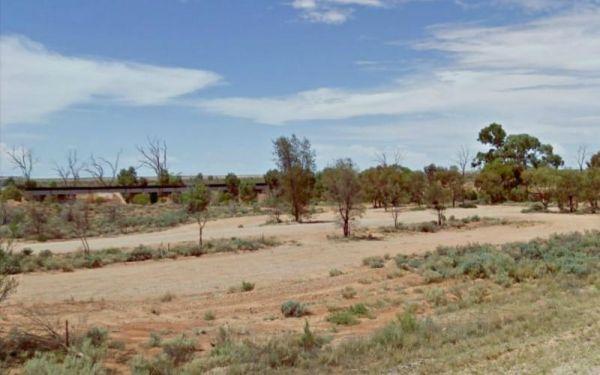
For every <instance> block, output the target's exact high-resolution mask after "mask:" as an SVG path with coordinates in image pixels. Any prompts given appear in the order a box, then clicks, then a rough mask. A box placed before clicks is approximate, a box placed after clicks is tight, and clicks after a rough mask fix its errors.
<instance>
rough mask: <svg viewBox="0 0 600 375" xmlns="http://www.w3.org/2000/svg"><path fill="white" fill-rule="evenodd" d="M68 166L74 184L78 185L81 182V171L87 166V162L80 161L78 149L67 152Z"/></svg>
mask: <svg viewBox="0 0 600 375" xmlns="http://www.w3.org/2000/svg"><path fill="white" fill-rule="evenodd" d="M67 168H68V170H69V172H70V173H71V179H72V180H73V184H74V185H77V183H78V182H79V173H81V171H82V170H83V169H84V168H85V163H83V162H79V158H78V156H77V150H69V153H68V154H67Z"/></svg>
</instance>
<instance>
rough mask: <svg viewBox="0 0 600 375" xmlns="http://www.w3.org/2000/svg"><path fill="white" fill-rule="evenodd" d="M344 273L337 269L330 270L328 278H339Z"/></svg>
mask: <svg viewBox="0 0 600 375" xmlns="http://www.w3.org/2000/svg"><path fill="white" fill-rule="evenodd" d="M343 274H344V273H343V272H342V271H340V270H338V269H337V268H332V269H330V270H329V276H330V277H336V276H340V275H343Z"/></svg>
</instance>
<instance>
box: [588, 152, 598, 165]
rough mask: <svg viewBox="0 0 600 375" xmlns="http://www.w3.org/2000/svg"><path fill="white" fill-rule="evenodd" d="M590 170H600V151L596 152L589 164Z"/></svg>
mask: <svg viewBox="0 0 600 375" xmlns="http://www.w3.org/2000/svg"><path fill="white" fill-rule="evenodd" d="M586 164H587V167H588V168H600V151H598V152H596V153H595V154H594V155H592V157H591V158H590V161H588V162H587V163H586Z"/></svg>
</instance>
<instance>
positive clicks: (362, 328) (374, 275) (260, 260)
mask: <svg viewBox="0 0 600 375" xmlns="http://www.w3.org/2000/svg"><path fill="white" fill-rule="evenodd" d="M521 208H522V207H516V206H483V207H479V208H477V209H450V210H448V212H447V215H448V216H449V215H455V216H456V217H457V218H461V217H467V216H471V215H479V216H481V217H483V216H486V217H496V218H507V219H511V220H515V221H530V223H527V224H523V223H521V224H509V225H498V226H487V227H480V228H476V229H469V230H449V231H440V232H437V233H398V234H392V235H386V236H385V237H382V238H381V239H380V240H376V241H369V240H361V241H339V240H332V239H328V235H332V234H337V233H338V232H339V228H337V227H336V226H335V223H334V222H333V215H332V214H330V213H325V214H320V215H318V216H316V217H314V218H313V220H314V221H315V223H307V224H279V225H263V223H264V222H265V221H266V217H262V216H251V217H240V218H231V219H222V220H218V221H215V222H210V223H209V224H208V225H207V228H206V230H205V232H206V237H207V238H221V237H231V236H237V237H249V236H260V235H265V236H274V237H277V238H279V239H281V240H285V241H286V243H285V244H284V245H281V246H278V247H276V248H272V249H267V250H259V251H255V252H241V253H237V254H231V253H226V254H214V255H209V256H203V257H199V258H180V259H175V260H161V261H146V262H135V263H128V264H116V265H111V266H107V267H104V268H99V269H90V270H76V271H75V272H68V273H62V272H53V273H48V272H40V273H33V274H23V275H19V276H18V277H17V278H18V279H19V283H20V285H19V289H18V292H17V294H15V295H14V296H12V297H11V298H10V299H9V301H8V304H7V306H5V308H4V311H3V314H5V316H6V317H7V319H5V320H4V321H3V322H0V326H6V325H10V324H11V321H12V324H14V322H15V321H18V320H19V316H20V311H21V310H22V309H23V308H33V309H34V310H38V311H43V313H44V314H45V315H47V316H48V317H50V318H51V319H61V320H65V319H69V321H70V322H72V324H74V326H75V327H77V326H81V327H83V326H106V327H108V328H109V329H110V332H111V333H110V334H111V337H112V338H115V339H118V340H122V341H123V342H124V343H125V344H126V348H128V350H133V349H131V348H136V350H138V348H139V347H140V345H141V344H143V343H145V342H147V340H148V335H149V333H150V332H163V333H164V334H165V335H166V336H169V335H172V334H175V333H181V332H189V333H190V334H191V333H192V332H195V334H196V335H198V339H199V349H200V350H209V349H210V347H211V340H212V339H214V336H215V334H216V330H217V328H218V327H220V326H222V325H228V326H229V327H231V328H232V329H233V330H236V331H237V332H238V334H239V335H241V336H243V335H247V334H252V335H261V334H273V333H277V332H282V331H295V332H298V331H300V330H301V328H302V326H303V324H304V320H303V319H285V318H283V317H282V315H281V313H280V310H279V309H280V306H281V303H282V302H284V301H287V300H298V301H301V302H304V303H307V304H308V305H309V307H310V310H311V312H312V315H311V316H309V317H308V320H309V321H310V323H311V326H312V327H314V328H315V329H316V330H318V331H327V330H330V329H331V323H328V322H326V316H327V315H328V307H329V308H331V307H340V306H346V305H349V304H352V303H355V302H356V301H358V300H360V302H367V303H371V304H378V303H379V304H381V308H380V309H379V310H378V311H377V314H376V316H374V317H373V319H363V321H362V322H361V324H359V325H356V326H350V327H342V328H339V329H338V330H336V332H335V337H336V339H343V338H344V337H346V336H352V335H356V334H362V333H367V332H371V331H372V330H373V329H374V328H376V327H379V326H381V325H383V324H385V323H386V322H388V321H389V320H390V319H392V318H393V316H395V314H396V313H397V312H398V306H400V305H401V304H403V303H406V302H409V301H410V300H411V298H412V297H411V296H413V295H414V294H415V293H421V292H422V291H420V290H419V288H418V287H416V286H418V285H420V284H422V280H420V279H419V277H418V276H416V275H414V274H402V273H400V274H398V272H397V268H396V267H395V265H393V261H391V262H388V264H387V265H386V268H383V269H369V268H367V267H365V266H362V265H361V261H362V259H363V258H365V257H367V256H372V255H384V254H390V255H391V256H393V255H395V254H398V253H404V254H411V253H422V252H425V251H429V250H433V249H435V248H436V247H437V246H440V245H444V246H446V245H447V246H451V245H461V244H468V243H476V242H479V243H494V244H499V243H505V242H512V241H526V240H530V239H533V238H536V237H547V236H550V235H552V234H555V233H565V232H572V231H583V230H591V229H600V216H598V215H569V214H547V213H544V214H522V213H521V212H520V210H521ZM433 218H434V214H433V213H432V212H431V211H407V212H403V213H402V214H401V221H402V222H404V223H411V222H422V221H427V220H432V219H433ZM391 223H392V218H391V215H390V214H389V213H386V212H384V211H383V210H368V211H367V212H366V213H365V215H364V217H363V218H361V219H360V220H359V223H357V224H358V225H359V226H361V227H363V228H367V229H369V228H375V227H379V226H382V225H391ZM196 234H197V228H196V226H194V225H184V226H181V227H178V228H174V229H169V230H166V231H162V232H155V233H145V234H136V235H127V236H119V237H114V238H98V239H90V245H91V246H92V248H96V249H99V248H105V247H127V246H129V247H132V246H136V245H138V244H146V245H156V244H160V243H163V244H166V243H175V242H180V241H193V240H195V238H196V237H195V236H196ZM19 246H21V247H24V246H26V247H30V248H33V249H35V250H41V249H46V248H49V249H51V250H52V251H55V252H59V251H74V250H76V249H77V248H78V243H77V241H63V242H52V243H40V244H19ZM333 268H337V269H339V270H341V271H343V272H344V274H343V275H341V276H338V277H330V276H329V270H330V269H333ZM244 280H245V281H249V282H253V283H256V288H255V290H253V291H251V292H246V293H240V292H237V293H228V291H227V290H228V288H229V287H231V286H235V285H239V284H240V283H241V282H242V281H244ZM345 286H352V287H353V288H355V289H356V290H357V292H358V294H357V296H356V297H355V299H351V300H346V299H344V298H342V296H341V290H342V288H344V287H345ZM166 293H170V294H172V295H174V299H172V300H170V301H167V302H161V297H162V296H163V295H165V294H166ZM382 301H383V302H382ZM207 311H212V312H214V314H215V316H216V319H215V320H211V321H205V320H204V314H205V313H206V312H207ZM333 333H334V332H332V334H333ZM157 350H158V349H150V348H147V349H146V351H147V352H148V353H150V354H151V353H153V352H154V351H157ZM125 353H126V352H125ZM115 361H116V362H119V359H118V358H117V359H115ZM123 361H125V360H124V359H123ZM116 365H118V363H117V364H116Z"/></svg>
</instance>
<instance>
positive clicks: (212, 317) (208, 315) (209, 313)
mask: <svg viewBox="0 0 600 375" xmlns="http://www.w3.org/2000/svg"><path fill="white" fill-rule="evenodd" d="M215 318H216V316H215V313H214V312H213V311H212V310H208V311H207V312H205V313H204V320H206V321H210V320H215Z"/></svg>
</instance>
